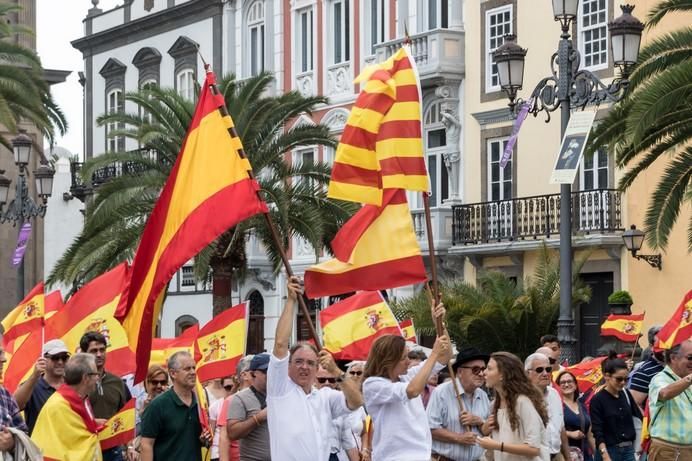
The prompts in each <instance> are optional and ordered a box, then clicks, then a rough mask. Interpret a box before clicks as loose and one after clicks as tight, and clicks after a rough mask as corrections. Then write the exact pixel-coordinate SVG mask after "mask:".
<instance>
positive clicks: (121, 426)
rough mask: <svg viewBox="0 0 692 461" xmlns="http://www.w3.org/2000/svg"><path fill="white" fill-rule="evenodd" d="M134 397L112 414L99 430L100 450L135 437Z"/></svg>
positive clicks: (125, 443) (124, 443) (124, 442)
mask: <svg viewBox="0 0 692 461" xmlns="http://www.w3.org/2000/svg"><path fill="white" fill-rule="evenodd" d="M135 411H136V410H135V399H134V398H132V399H130V401H129V402H127V403H126V404H125V406H124V407H122V408H121V409H120V411H119V412H117V413H116V414H114V415H113V416H112V417H111V418H110V419H109V420H108V421H106V424H104V425H103V427H101V428H100V430H99V434H98V437H99V443H100V444H101V450H108V449H110V448H113V447H117V446H119V445H127V443H128V442H129V441H130V440H132V439H134V438H135Z"/></svg>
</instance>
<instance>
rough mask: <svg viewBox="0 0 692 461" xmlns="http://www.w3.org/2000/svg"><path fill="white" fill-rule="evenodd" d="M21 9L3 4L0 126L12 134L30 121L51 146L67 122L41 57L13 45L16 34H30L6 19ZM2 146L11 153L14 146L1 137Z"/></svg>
mask: <svg viewBox="0 0 692 461" xmlns="http://www.w3.org/2000/svg"><path fill="white" fill-rule="evenodd" d="M20 9H21V7H20V6H19V5H11V4H5V3H0V124H2V125H3V126H5V127H6V128H7V130H8V131H9V132H10V133H16V132H17V125H18V123H19V122H20V121H21V120H27V121H29V122H31V123H33V124H34V125H35V126H36V127H37V128H38V129H40V130H41V131H42V132H43V134H44V136H45V137H46V138H47V139H48V140H49V142H50V143H51V144H52V143H53V141H54V139H55V129H56V128H57V130H58V132H59V133H60V134H61V135H63V134H65V132H66V131H67V121H66V119H65V116H64V114H63V113H62V111H61V110H60V108H59V107H58V106H57V105H56V104H55V102H54V101H53V98H52V96H51V94H50V86H49V85H48V83H46V81H45V80H44V75H43V68H42V67H41V60H40V59H39V57H38V56H37V55H36V53H34V51H32V50H30V49H28V48H25V47H23V46H21V45H18V44H15V43H13V42H12V38H13V37H14V36H15V35H16V34H26V33H31V31H29V30H28V29H26V28H25V27H22V26H20V25H16V24H12V23H11V22H9V21H7V20H6V19H5V17H6V16H7V15H8V14H10V13H12V12H15V11H17V10H20ZM0 144H2V145H3V146H5V147H6V148H7V149H9V150H12V145H11V143H10V142H9V141H8V140H7V139H5V138H4V137H2V136H0Z"/></svg>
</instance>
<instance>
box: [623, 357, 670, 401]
mask: <svg viewBox="0 0 692 461" xmlns="http://www.w3.org/2000/svg"><path fill="white" fill-rule="evenodd" d="M661 370H663V364H662V363H659V362H658V361H657V360H655V359H654V358H653V357H652V358H650V359H649V360H647V361H646V362H644V363H643V364H642V366H640V367H639V368H637V371H635V372H634V373H632V379H631V381H630V389H631V390H633V391H637V392H641V393H643V394H648V393H649V383H651V379H652V378H653V377H654V376H656V375H657V374H658V373H660V372H661Z"/></svg>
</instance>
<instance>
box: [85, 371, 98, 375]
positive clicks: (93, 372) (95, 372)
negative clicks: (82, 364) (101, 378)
mask: <svg viewBox="0 0 692 461" xmlns="http://www.w3.org/2000/svg"><path fill="white" fill-rule="evenodd" d="M87 375H88V376H98V375H99V372H98V371H92V372H89V373H87Z"/></svg>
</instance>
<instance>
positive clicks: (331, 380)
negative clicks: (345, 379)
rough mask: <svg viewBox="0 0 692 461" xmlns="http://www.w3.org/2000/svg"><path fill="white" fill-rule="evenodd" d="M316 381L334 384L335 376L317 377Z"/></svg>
mask: <svg viewBox="0 0 692 461" xmlns="http://www.w3.org/2000/svg"><path fill="white" fill-rule="evenodd" d="M317 382H318V383H320V384H324V383H329V384H335V383H336V378H317Z"/></svg>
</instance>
